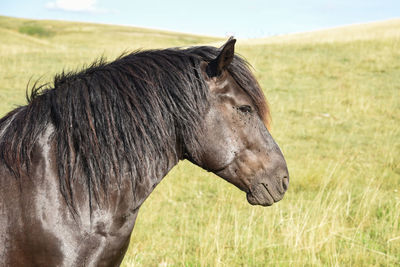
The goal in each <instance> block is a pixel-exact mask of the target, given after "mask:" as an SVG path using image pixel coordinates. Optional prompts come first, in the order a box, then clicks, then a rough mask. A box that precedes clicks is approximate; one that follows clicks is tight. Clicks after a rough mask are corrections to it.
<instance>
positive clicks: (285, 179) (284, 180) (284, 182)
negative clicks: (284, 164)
mask: <svg viewBox="0 0 400 267" xmlns="http://www.w3.org/2000/svg"><path fill="white" fill-rule="evenodd" d="M282 187H283V190H284V191H286V190H287V189H288V187H289V177H287V176H284V177H283V178H282Z"/></svg>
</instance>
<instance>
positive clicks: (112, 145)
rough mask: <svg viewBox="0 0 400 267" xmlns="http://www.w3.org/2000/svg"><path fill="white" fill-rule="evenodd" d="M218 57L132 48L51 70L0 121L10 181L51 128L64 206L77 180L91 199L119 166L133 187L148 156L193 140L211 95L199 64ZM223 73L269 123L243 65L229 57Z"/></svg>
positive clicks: (1, 152)
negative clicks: (74, 68)
mask: <svg viewBox="0 0 400 267" xmlns="http://www.w3.org/2000/svg"><path fill="white" fill-rule="evenodd" d="M217 54H218V49H217V48H213V47H205V46H203V47H194V48H189V49H165V50H151V51H143V52H135V53H132V54H128V55H124V56H121V57H120V58H118V59H117V60H115V61H113V62H110V63H107V62H105V61H104V60H99V61H97V62H95V63H93V64H92V65H91V66H90V67H88V68H86V69H84V70H82V71H80V72H72V73H62V74H60V75H57V76H56V77H55V79H54V84H53V86H51V87H43V86H34V88H33V89H32V93H31V95H30V97H29V98H28V104H27V105H26V106H23V107H19V108H17V109H15V110H13V111H12V112H10V113H9V114H8V115H7V116H5V117H4V118H2V119H1V120H0V160H2V161H3V162H4V163H5V165H6V166H7V167H8V168H9V170H10V171H11V172H12V173H13V174H14V175H15V177H16V179H18V178H20V177H21V176H23V175H26V172H27V170H29V166H30V162H31V160H32V159H31V151H32V149H33V147H34V145H35V142H36V141H37V140H38V138H39V137H40V136H41V134H43V132H44V131H45V130H46V129H48V127H52V128H53V133H52V135H51V138H52V140H54V142H55V143H56V150H57V153H56V156H55V157H56V162H57V171H58V176H59V180H60V187H61V188H60V189H61V192H62V194H63V196H64V198H65V199H66V201H67V203H68V205H70V206H72V207H73V205H74V203H73V194H74V192H73V190H72V189H73V186H72V185H73V183H74V182H76V181H77V180H79V181H80V182H81V183H83V184H85V185H86V186H87V189H88V192H89V196H90V197H89V198H90V199H95V200H96V197H97V195H98V192H100V190H104V191H106V190H107V186H108V185H109V182H110V178H111V177H121V176H122V175H126V173H122V171H123V170H124V171H126V170H128V172H129V173H130V177H132V185H134V184H135V182H136V181H140V180H141V179H143V177H144V176H145V175H146V174H147V173H148V170H149V168H151V167H152V165H151V164H152V163H151V162H150V159H151V160H154V159H158V158H160V155H164V154H165V153H169V152H168V151H171V149H170V148H171V145H172V144H175V143H176V142H173V141H174V138H182V141H183V143H184V145H193V146H195V145H196V140H195V138H194V136H195V135H196V133H198V131H201V121H202V115H203V114H204V112H205V110H206V109H207V107H208V95H209V94H208V88H207V85H206V83H205V81H204V79H203V78H202V73H201V68H200V63H201V62H202V61H211V60H212V59H213V58H215V56H216V55H217ZM228 70H229V72H230V74H231V75H232V76H233V78H234V79H235V80H236V82H237V83H238V84H239V85H240V86H241V87H242V88H243V89H244V90H245V91H246V92H247V94H248V95H249V96H250V97H251V98H252V100H253V101H254V103H255V105H256V108H257V111H258V113H259V114H260V116H261V117H262V119H263V120H264V122H265V123H266V124H268V106H267V104H266V102H265V98H264V95H263V93H262V91H261V89H260V87H259V86H258V84H257V82H256V80H255V78H254V77H253V75H252V74H251V72H250V71H249V68H248V65H247V63H246V62H245V61H244V60H243V59H241V58H240V57H238V56H235V59H234V61H233V62H232V64H231V66H230V68H229V69H228ZM189 143H190V144H189ZM172 151H175V150H172ZM173 156H175V157H177V155H173ZM153 165H154V163H153ZM78 174H79V175H78ZM133 188H134V187H133Z"/></svg>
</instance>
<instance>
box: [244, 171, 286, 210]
mask: <svg viewBox="0 0 400 267" xmlns="http://www.w3.org/2000/svg"><path fill="white" fill-rule="evenodd" d="M255 180H256V182H255V183H253V185H252V186H251V188H250V190H249V191H248V192H247V201H248V202H249V203H250V204H252V205H261V206H271V205H272V204H274V203H275V202H278V201H279V200H281V199H282V198H283V196H284V195H285V192H286V190H287V189H288V187H289V172H288V171H287V168H286V164H285V166H284V167H282V168H279V169H278V170H276V171H275V172H274V174H273V175H265V176H264V177H260V178H259V179H255Z"/></svg>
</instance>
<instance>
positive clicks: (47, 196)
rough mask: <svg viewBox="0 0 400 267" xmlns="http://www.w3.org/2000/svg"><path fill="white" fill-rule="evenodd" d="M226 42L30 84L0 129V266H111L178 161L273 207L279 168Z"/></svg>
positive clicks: (241, 66) (255, 96) (280, 182)
mask: <svg viewBox="0 0 400 267" xmlns="http://www.w3.org/2000/svg"><path fill="white" fill-rule="evenodd" d="M234 45H235V40H234V39H232V38H231V39H230V40H228V42H227V43H226V44H225V45H224V46H223V47H222V48H221V49H217V48H214V47H208V46H203V47H192V48H188V49H177V48H174V49H166V50H152V51H143V52H137V53H132V54H128V55H124V56H121V57H120V58H118V59H117V60H115V61H113V62H111V63H106V62H104V61H103V60H100V61H98V62H96V63H94V64H93V65H92V66H90V67H89V68H87V69H85V70H83V71H80V72H77V73H67V74H65V73H62V74H61V75H57V76H56V77H55V79H54V86H52V88H44V87H43V86H42V87H40V86H39V87H38V86H34V88H33V89H32V94H31V96H30V97H29V98H28V105H26V106H22V107H19V108H17V109H15V110H13V111H11V112H10V113H9V114H8V115H6V116H5V117H4V118H2V119H1V120H0V155H1V156H0V265H1V266H117V265H119V264H120V262H121V261H122V259H123V256H124V254H125V252H126V249H127V247H128V244H129V240H130V235H131V232H132V229H133V226H134V224H135V219H136V216H137V214H138V211H139V208H140V206H141V205H142V204H143V201H145V199H146V198H147V197H148V196H149V194H150V193H151V192H152V190H153V189H154V187H155V186H156V185H157V184H158V183H159V182H160V181H161V179H162V178H163V177H164V176H165V175H166V174H167V173H168V171H169V170H170V169H171V168H172V167H173V166H175V165H176V164H177V163H178V161H179V160H183V159H188V160H190V161H191V162H193V163H194V164H196V165H198V166H200V167H202V168H204V169H206V170H208V171H211V172H213V173H215V174H217V175H218V176H220V177H222V178H224V179H225V180H227V181H228V182H230V183H232V184H234V185H236V186H237V187H238V188H240V189H241V190H243V191H244V192H246V193H247V199H248V201H249V202H250V203H251V204H257V205H263V206H269V205H272V204H273V203H274V202H277V201H279V200H280V199H282V197H283V195H284V193H285V191H286V189H287V187H288V183H289V176H288V171H287V167H286V163H285V159H284V157H283V155H282V153H281V151H280V149H279V147H278V145H277V144H276V143H275V142H274V140H273V139H272V137H271V135H270V134H269V132H268V129H267V127H266V126H267V125H268V118H269V111H268V106H267V104H266V101H265V98H264V95H263V93H262V91H261V89H260V87H259V85H258V83H257V81H256V80H255V78H254V76H253V75H252V74H251V72H250V71H249V68H248V67H247V64H246V62H245V61H244V60H243V59H241V58H240V57H238V56H236V55H234Z"/></svg>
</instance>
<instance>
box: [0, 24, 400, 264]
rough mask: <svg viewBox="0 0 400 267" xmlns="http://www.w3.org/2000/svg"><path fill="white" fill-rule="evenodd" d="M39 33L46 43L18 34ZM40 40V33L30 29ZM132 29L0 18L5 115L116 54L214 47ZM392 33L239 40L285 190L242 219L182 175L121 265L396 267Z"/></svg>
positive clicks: (242, 204) (396, 54) (148, 216)
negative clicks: (66, 75)
mask: <svg viewBox="0 0 400 267" xmlns="http://www.w3.org/2000/svg"><path fill="white" fill-rule="evenodd" d="M23 25H35V27H39V28H41V29H45V30H46V31H50V32H52V34H50V35H44V36H43V35H35V34H34V35H29V34H26V33H21V27H22V26H23ZM36 29H38V28H36ZM222 42H223V40H222V39H218V38H211V37H201V36H193V35H185V34H177V33H168V32H161V31H152V30H143V29H138V28H130V27H120V26H110V25H98V24H83V23H73V22H54V21H28V20H22V19H14V18H8V17H0V103H1V107H0V114H2V115H4V114H5V113H6V112H8V111H9V110H11V109H12V108H13V107H15V105H21V104H24V103H25V100H24V96H25V88H26V84H27V81H28V80H29V79H30V78H32V79H33V80H36V79H38V78H40V77H41V80H42V81H43V82H47V81H50V80H51V78H52V76H53V75H54V74H55V73H57V72H60V71H61V70H62V69H66V70H71V69H76V68H80V67H81V66H82V65H84V64H88V63H90V62H92V61H93V60H94V59H95V58H97V57H99V56H100V55H105V56H107V57H108V58H109V59H110V60H112V59H113V58H115V57H116V56H117V55H119V54H120V53H121V52H123V51H125V50H136V49H139V48H144V49H147V48H161V47H170V46H187V45H197V44H204V43H212V44H218V45H220V44H222ZM399 47H400V20H392V21H387V22H382V23H374V24H367V25H358V26H353V27H346V28H339V29H333V30H329V31H321V32H316V33H307V34H302V35H301V34H300V35H290V36H282V37H273V38H267V39H258V40H239V41H238V47H237V51H238V53H240V54H241V55H243V56H244V57H246V58H247V59H248V60H249V61H250V63H251V64H252V65H253V67H254V71H255V74H256V76H257V77H258V79H259V81H260V84H261V85H262V87H263V88H264V90H265V93H266V95H267V98H268V101H269V103H270V106H271V109H272V119H273V123H272V134H273V136H274V137H275V139H276V140H277V142H278V143H279V144H280V146H281V148H282V150H283V152H284V154H285V157H286V160H287V163H288V167H289V172H290V177H291V184H290V187H289V190H288V192H287V194H286V196H285V198H284V199H283V200H282V201H281V202H279V203H277V204H274V205H273V206H272V207H268V208H263V207H254V206H250V205H249V204H248V203H247V201H246V198H245V194H244V193H242V192H240V191H239V190H238V189H236V188H235V187H233V186H232V185H230V184H228V183H226V182H225V181H223V180H222V179H220V178H218V177H217V176H215V175H213V174H210V173H207V172H205V171H203V170H201V169H200V168H198V167H196V166H194V165H191V164H190V163H188V162H181V163H180V164H178V165H177V166H176V167H175V168H174V169H173V170H172V171H171V173H170V174H169V175H168V176H167V177H166V178H165V179H164V180H163V181H162V183H161V184H160V185H159V186H158V187H157V188H156V189H155V191H154V192H153V193H152V194H151V195H150V197H149V199H148V200H147V201H146V202H145V203H144V205H143V206H142V208H141V210H140V212H139V216H138V219H137V222H136V226H135V229H134V231H133V234H132V241H131V244H130V247H129V249H128V252H127V254H126V257H125V260H124V262H123V265H124V266H182V265H184V266H288V265H292V266H305V265H306V266H396V265H399V264H400V219H399V218H400V142H399V140H400V49H399Z"/></svg>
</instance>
